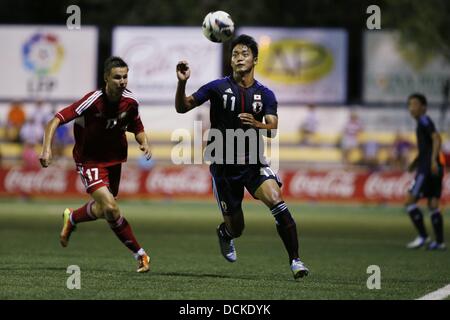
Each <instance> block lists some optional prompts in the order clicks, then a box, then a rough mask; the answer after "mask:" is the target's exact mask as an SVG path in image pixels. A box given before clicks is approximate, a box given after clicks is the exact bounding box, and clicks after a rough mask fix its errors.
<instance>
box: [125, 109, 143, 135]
mask: <svg viewBox="0 0 450 320" xmlns="http://www.w3.org/2000/svg"><path fill="white" fill-rule="evenodd" d="M135 110H136V114H135V116H134V117H133V120H132V122H131V123H130V124H129V125H128V127H127V131H129V132H132V133H134V134H135V135H137V134H138V133H140V132H143V131H144V125H143V124H142V120H141V116H140V114H139V110H138V107H137V106H136V109H135Z"/></svg>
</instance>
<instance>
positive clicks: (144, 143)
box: [134, 131, 152, 160]
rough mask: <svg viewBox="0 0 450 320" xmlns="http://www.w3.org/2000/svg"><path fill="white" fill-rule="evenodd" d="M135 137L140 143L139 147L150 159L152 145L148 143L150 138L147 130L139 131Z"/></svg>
mask: <svg viewBox="0 0 450 320" xmlns="http://www.w3.org/2000/svg"><path fill="white" fill-rule="evenodd" d="M134 138H135V139H136V141H137V143H139V149H141V151H142V152H143V153H144V155H145V158H146V159H147V160H150V158H151V157H152V152H151V151H150V146H149V145H148V139H147V135H146V134H145V132H144V131H142V132H139V133H138V134H136V135H135V136H134Z"/></svg>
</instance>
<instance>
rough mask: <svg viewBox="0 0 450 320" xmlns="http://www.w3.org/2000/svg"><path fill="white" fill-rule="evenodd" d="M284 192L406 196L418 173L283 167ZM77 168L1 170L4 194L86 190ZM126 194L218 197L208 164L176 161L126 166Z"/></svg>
mask: <svg viewBox="0 0 450 320" xmlns="http://www.w3.org/2000/svg"><path fill="white" fill-rule="evenodd" d="M279 175H280V177H281V180H282V181H283V196H284V197H285V198H287V199H295V200H312V201H345V202H352V201H353V202H396V203H401V202H403V201H404V196H405V192H406V190H407V189H408V187H409V186H410V184H411V182H412V179H413V178H414V175H412V174H409V173H402V172H379V173H368V172H356V171H344V170H321V171H313V170H297V171H296V170H284V171H283V170H282V171H280V172H279ZM84 194H85V191H84V186H83V185H82V183H81V180H80V178H79V177H78V174H77V172H76V171H75V170H61V169H51V168H48V169H41V170H24V169H20V168H13V169H8V170H0V196H2V197H13V196H18V195H30V196H45V197H73V196H80V195H84ZM119 196H120V198H143V197H147V198H161V197H167V198H203V199H208V198H210V199H212V198H213V195H212V188H211V177H210V174H209V170H208V167H207V166H195V165H192V166H173V167H161V168H158V167H157V168H154V169H152V170H150V171H140V170H138V169H130V168H126V167H125V168H124V169H123V171H122V178H121V183H120V192H119ZM442 200H443V201H444V202H447V201H449V200H450V176H449V175H446V176H445V177H444V181H443V191H442Z"/></svg>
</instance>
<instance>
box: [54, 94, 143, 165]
mask: <svg viewBox="0 0 450 320" xmlns="http://www.w3.org/2000/svg"><path fill="white" fill-rule="evenodd" d="M138 105H139V103H138V101H137V99H136V98H135V97H134V95H133V94H132V93H131V91H129V90H128V89H125V91H124V92H123V93H122V97H121V98H120V101H119V102H118V103H117V102H116V103H112V102H110V101H109V100H108V98H107V96H106V93H105V91H104V89H102V90H97V91H94V92H90V93H88V94H87V95H85V96H84V97H83V98H82V99H81V100H79V101H77V102H75V103H73V104H71V105H70V106H68V107H66V108H64V109H62V110H61V111H59V112H58V113H57V114H56V115H55V116H56V117H58V118H59V119H60V120H61V124H64V123H67V122H70V121H72V120H74V119H75V123H74V129H73V130H74V136H75V146H74V148H73V158H74V160H75V162H76V163H80V164H86V165H87V164H95V165H102V166H110V165H114V164H118V163H121V162H125V161H127V156H128V143H127V139H126V135H125V132H126V131H130V132H133V133H134V134H138V133H140V132H142V131H144V126H143V125H142V122H141V118H140V116H139V110H138Z"/></svg>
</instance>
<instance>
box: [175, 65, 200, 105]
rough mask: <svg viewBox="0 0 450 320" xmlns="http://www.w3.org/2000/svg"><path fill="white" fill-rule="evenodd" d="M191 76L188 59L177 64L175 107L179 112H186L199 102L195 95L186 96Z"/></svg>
mask: <svg viewBox="0 0 450 320" xmlns="http://www.w3.org/2000/svg"><path fill="white" fill-rule="evenodd" d="M190 76H191V70H190V69H189V64H188V62H187V61H180V62H178V64H177V78H178V85H177V92H176V94H175V109H176V110H177V112H178V113H186V112H188V111H189V110H191V109H193V108H195V107H196V106H197V104H196V103H195V99H194V97H193V96H189V97H186V82H187V80H188V79H189V77H190Z"/></svg>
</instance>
